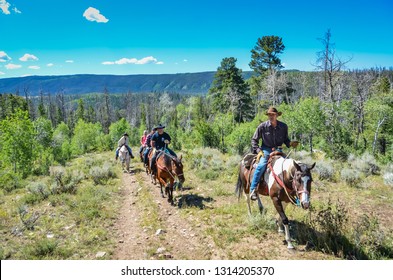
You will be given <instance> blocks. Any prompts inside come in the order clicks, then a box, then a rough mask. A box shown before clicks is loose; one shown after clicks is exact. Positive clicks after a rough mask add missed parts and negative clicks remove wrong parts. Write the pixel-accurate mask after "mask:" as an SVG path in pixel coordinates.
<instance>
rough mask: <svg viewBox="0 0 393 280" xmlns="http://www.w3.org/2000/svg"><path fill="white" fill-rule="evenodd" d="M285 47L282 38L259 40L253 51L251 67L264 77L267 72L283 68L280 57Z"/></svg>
mask: <svg viewBox="0 0 393 280" xmlns="http://www.w3.org/2000/svg"><path fill="white" fill-rule="evenodd" d="M284 49H285V46H284V43H283V42H282V38H281V37H278V36H274V35H271V36H263V37H262V38H258V41H257V44H256V46H255V47H254V48H253V49H252V50H251V62H250V64H249V65H250V67H251V69H253V70H254V71H255V72H256V73H257V74H259V75H264V74H265V73H266V71H267V70H270V73H272V72H273V70H279V69H281V68H283V66H282V65H281V59H280V58H279V55H280V54H282V52H283V51H284Z"/></svg>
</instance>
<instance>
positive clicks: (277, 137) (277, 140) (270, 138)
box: [250, 106, 299, 200]
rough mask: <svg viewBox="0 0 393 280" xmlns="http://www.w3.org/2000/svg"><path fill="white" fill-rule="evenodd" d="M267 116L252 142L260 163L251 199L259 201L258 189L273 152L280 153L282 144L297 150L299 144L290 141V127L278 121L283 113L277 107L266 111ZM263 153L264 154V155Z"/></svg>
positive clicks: (254, 177) (255, 175) (253, 183)
mask: <svg viewBox="0 0 393 280" xmlns="http://www.w3.org/2000/svg"><path fill="white" fill-rule="evenodd" d="M266 115H267V116H268V117H269V119H268V120H267V121H265V122H263V123H261V124H260V125H259V126H258V127H257V129H256V130H255V133H254V136H253V137H252V140H251V145H252V149H253V152H254V153H255V154H258V158H260V161H259V163H258V165H257V167H256V169H255V172H254V176H253V178H252V182H251V187H250V194H251V199H252V200H256V199H257V191H256V188H257V186H258V183H259V181H260V179H261V176H262V174H263V173H264V172H265V170H266V165H267V161H268V159H269V155H270V153H271V152H273V151H280V152H281V146H282V144H285V145H286V146H287V147H288V148H289V147H293V148H296V147H297V145H298V144H299V142H297V141H290V140H289V137H288V126H287V125H286V124H285V123H283V122H280V121H278V120H277V117H279V116H281V115H282V113H281V112H278V111H277V109H276V108H275V107H272V106H271V107H269V109H268V110H267V111H266ZM261 139H262V145H261V146H259V140H261ZM262 153H263V154H262Z"/></svg>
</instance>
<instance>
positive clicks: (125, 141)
mask: <svg viewBox="0 0 393 280" xmlns="http://www.w3.org/2000/svg"><path fill="white" fill-rule="evenodd" d="M123 145H125V146H126V148H127V150H128V152H129V153H130V156H131V158H134V155H133V154H132V150H131V148H130V147H129V146H128V133H127V132H125V133H124V134H123V136H122V137H121V138H120V140H119V141H118V142H117V149H116V158H115V160H117V158H118V157H119V150H120V148H121V146H123Z"/></svg>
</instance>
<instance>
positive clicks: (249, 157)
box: [242, 151, 286, 196]
mask: <svg viewBox="0 0 393 280" xmlns="http://www.w3.org/2000/svg"><path fill="white" fill-rule="evenodd" d="M279 157H286V154H284V153H283V152H279V151H273V152H272V153H270V155H269V159H268V163H267V166H269V165H273V164H274V162H275V161H276V160H277V159H278V158H279ZM256 158H257V155H256V154H246V155H245V156H244V157H243V160H242V165H243V166H244V167H245V168H247V169H248V170H249V173H248V177H249V178H248V182H249V184H251V178H252V175H253V174H254V170H255V168H256ZM267 170H268V168H266V170H265V172H264V173H263V174H262V176H261V179H262V180H260V181H259V183H258V186H257V190H258V193H259V194H261V195H265V196H268V195H269V188H268V185H267V183H266V182H265V180H263V178H264V175H265V173H266V171H267Z"/></svg>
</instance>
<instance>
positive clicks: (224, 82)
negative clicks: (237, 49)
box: [209, 57, 254, 122]
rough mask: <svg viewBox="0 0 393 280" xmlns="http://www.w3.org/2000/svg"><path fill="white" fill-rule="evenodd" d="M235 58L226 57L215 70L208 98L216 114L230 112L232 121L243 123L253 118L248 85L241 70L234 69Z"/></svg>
mask: <svg viewBox="0 0 393 280" xmlns="http://www.w3.org/2000/svg"><path fill="white" fill-rule="evenodd" d="M236 61H237V60H236V58H234V57H226V58H224V59H223V60H222V61H221V66H220V67H218V68H217V72H216V74H215V76H214V81H213V85H212V87H211V88H210V89H209V96H210V97H211V98H212V100H213V109H214V110H215V111H216V112H228V111H229V112H231V113H232V114H233V117H234V121H236V122H243V121H246V120H249V119H251V118H252V116H253V114H254V113H253V106H252V104H251V102H252V101H251V97H250V93H249V90H248V85H247V84H246V82H245V81H244V79H243V76H242V70H241V69H239V68H237V67H236Z"/></svg>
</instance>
